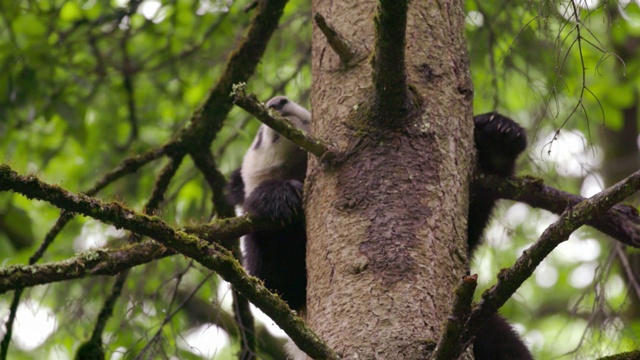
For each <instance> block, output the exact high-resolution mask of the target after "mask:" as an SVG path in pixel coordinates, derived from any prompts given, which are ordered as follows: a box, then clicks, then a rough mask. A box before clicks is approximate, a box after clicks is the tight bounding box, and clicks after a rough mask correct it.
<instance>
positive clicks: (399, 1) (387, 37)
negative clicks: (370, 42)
mask: <svg viewBox="0 0 640 360" xmlns="http://www.w3.org/2000/svg"><path fill="white" fill-rule="evenodd" d="M408 6H409V1H408V0H379V2H378V7H377V11H376V15H375V17H374V19H373V21H374V26H375V31H376V35H375V44H374V54H373V59H372V78H373V86H374V89H375V97H374V99H375V100H374V108H373V110H374V114H375V115H376V117H375V118H376V119H377V120H378V121H379V122H380V123H381V124H382V125H384V126H387V127H393V128H397V127H401V126H402V125H403V124H404V120H406V118H407V116H408V114H409V109H410V101H409V96H408V88H407V74H406V69H405V56H404V52H405V47H406V38H405V36H406V27H407V10H408Z"/></svg>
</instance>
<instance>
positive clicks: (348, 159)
mask: <svg viewBox="0 0 640 360" xmlns="http://www.w3.org/2000/svg"><path fill="white" fill-rule="evenodd" d="M376 3H377V2H373V1H367V2H363V1H355V0H352V1H344V2H330V1H315V2H314V12H315V13H320V14H322V15H323V16H324V17H325V18H326V19H327V22H329V23H330V24H331V25H333V26H334V27H335V28H336V29H337V30H338V31H339V32H340V33H341V34H342V35H343V36H344V37H345V38H346V39H347V40H349V41H350V42H351V44H352V45H354V46H355V47H356V48H357V50H358V51H359V52H360V54H364V55H367V58H366V59H365V60H362V61H360V62H358V63H357V64H355V65H354V66H351V67H348V68H346V69H345V68H344V66H343V65H342V64H341V62H340V59H339V58H338V56H337V55H336V54H335V53H334V52H333V51H332V50H331V48H330V47H329V46H328V44H327V40H326V38H325V37H324V36H323V35H322V33H321V32H320V31H319V30H318V29H317V28H316V27H314V33H313V61H312V62H313V90H312V100H311V101H312V108H313V122H314V123H313V131H312V133H313V134H314V135H317V136H318V137H320V138H323V139H326V140H328V141H330V142H331V143H333V144H334V145H335V146H336V148H337V150H338V153H339V156H338V158H337V159H336V161H333V162H331V163H330V164H321V163H319V162H318V161H316V160H314V159H313V158H312V161H311V164H310V168H309V172H308V176H307V182H306V183H307V189H306V197H307V198H306V201H307V208H306V209H307V231H308V236H309V239H308V247H307V267H308V269H307V271H308V280H309V288H308V295H307V299H308V300H307V302H308V322H309V324H310V325H311V327H312V328H313V329H314V330H315V331H317V333H318V334H319V335H320V336H321V337H322V338H323V339H325V340H326V341H327V342H328V344H329V345H330V346H332V347H333V348H334V349H335V350H336V352H337V353H338V354H340V355H342V356H343V357H345V358H356V356H357V358H360V359H372V358H384V359H419V358H424V356H425V354H427V353H428V352H429V350H430V348H432V347H433V343H435V342H436V341H437V340H438V337H439V335H440V331H441V325H442V324H443V321H444V320H445V318H446V316H447V315H448V312H449V310H450V303H451V300H452V290H453V288H454V286H455V284H456V283H457V281H458V279H459V278H460V277H461V276H462V275H464V274H465V272H466V271H467V269H468V261H467V255H466V253H467V244H466V226H467V225H466V218H467V211H468V193H469V191H468V189H469V175H470V172H471V169H472V166H473V163H474V160H473V159H474V155H473V151H474V150H473V148H474V147H473V136H472V133H473V122H472V92H473V91H472V84H471V79H470V75H469V68H468V57H467V50H466V44H465V37H464V13H463V6H462V5H463V4H462V3H461V2H459V1H450V0H447V1H440V2H435V1H413V2H411V3H410V6H409V13H408V18H407V34H406V38H407V47H406V52H405V54H406V59H407V60H406V76H407V82H408V84H409V86H410V92H411V96H412V97H413V99H414V100H415V103H416V104H417V106H416V108H417V109H419V111H415V112H413V113H412V114H411V115H410V119H409V121H408V123H406V126H402V127H399V128H395V129H390V128H389V127H381V126H378V127H376V126H371V124H374V123H375V122H374V121H371V117H372V116H373V115H375V114H372V112H371V108H372V106H371V105H372V98H373V91H374V90H373V86H372V81H371V74H372V68H371V62H370V61H369V60H368V59H369V58H370V52H371V50H372V48H373V45H372V44H373V43H374V33H375V31H374V25H373V21H372V19H373V14H374V12H375V11H376ZM394 120H395V119H391V122H393V121H394ZM386 123H387V124H388V123H390V122H389V121H386Z"/></svg>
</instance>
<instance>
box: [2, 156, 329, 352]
mask: <svg viewBox="0 0 640 360" xmlns="http://www.w3.org/2000/svg"><path fill="white" fill-rule="evenodd" d="M0 191H13V192H16V193H20V194H22V195H24V196H26V197H27V198H30V199H37V200H43V201H47V202H49V203H51V204H53V205H55V206H57V207H59V208H61V209H65V210H68V211H72V212H76V213H79V214H83V215H85V216H89V217H92V218H94V219H97V220H101V221H103V222H106V223H109V224H112V225H114V226H116V227H117V228H123V229H126V230H129V231H132V232H135V233H138V234H140V235H142V236H148V237H150V238H152V239H154V240H156V241H158V242H160V243H161V244H163V245H165V246H167V247H170V248H172V249H173V250H175V251H178V252H180V253H182V254H183V255H186V256H188V257H190V258H193V259H194V260H196V261H198V262H199V263H200V264H202V265H203V266H205V267H207V268H209V269H211V270H213V271H215V272H217V273H218V274H219V275H220V276H221V277H222V278H223V279H225V280H226V281H228V282H229V283H230V284H231V285H232V286H233V287H234V288H235V289H236V290H238V291H239V292H240V293H241V294H242V295H244V296H245V297H246V298H247V299H249V300H250V301H251V302H252V303H253V304H255V305H256V306H258V307H259V308H260V309H261V310H262V311H264V312H265V314H267V315H268V316H270V317H271V318H272V319H273V320H274V321H275V322H276V323H277V324H278V325H279V326H280V327H281V328H282V329H283V330H285V331H286V332H287V333H288V334H289V335H290V336H291V338H292V339H293V341H294V342H295V343H296V345H297V346H298V347H299V348H300V349H302V350H303V351H305V352H306V353H307V354H309V355H310V356H312V357H314V358H323V359H337V356H336V354H335V353H334V352H333V350H331V349H330V348H329V347H328V346H327V345H326V344H324V342H322V340H320V339H319V338H318V337H317V335H315V334H314V333H313V332H312V331H311V330H310V329H309V328H308V327H307V326H306V325H305V324H304V321H302V319H300V318H299V317H297V316H295V315H294V314H293V312H292V311H291V309H289V307H288V306H287V305H286V303H285V302H284V301H282V300H281V299H280V298H279V297H278V296H276V295H274V294H273V293H271V292H270V291H269V290H268V289H267V288H266V287H265V286H264V285H263V284H262V282H260V281H259V280H258V279H256V278H254V277H250V276H248V275H247V273H246V272H245V271H244V270H243V269H242V267H241V266H240V264H239V263H238V261H237V260H236V259H235V258H234V257H233V254H231V252H230V251H228V250H226V249H225V248H224V247H222V246H221V245H219V244H215V243H213V244H211V243H208V242H206V241H205V240H202V239H199V238H197V237H195V236H193V235H188V234H186V233H185V232H182V231H178V230H176V229H174V228H172V227H171V226H169V225H168V224H167V223H166V222H164V221H162V220H161V219H160V218H158V217H155V216H153V217H152V216H147V215H144V214H141V213H138V212H135V211H132V210H130V209H128V208H126V207H125V206H124V205H122V204H120V203H117V202H109V203H104V202H101V201H98V200H96V199H94V198H91V197H89V196H86V195H83V194H73V193H69V192H67V191H66V190H64V189H62V188H60V187H58V186H54V185H49V184H46V183H44V182H42V181H40V180H38V179H37V178H36V177H35V176H21V175H19V174H18V173H16V172H15V171H14V170H13V169H11V168H10V167H9V166H7V165H0ZM10 269H12V268H9V269H6V270H5V271H4V272H6V271H8V270H10Z"/></svg>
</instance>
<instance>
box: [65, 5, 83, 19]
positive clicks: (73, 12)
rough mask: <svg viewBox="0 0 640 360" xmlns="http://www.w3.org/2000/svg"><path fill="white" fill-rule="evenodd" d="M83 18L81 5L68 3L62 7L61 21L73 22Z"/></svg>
mask: <svg viewBox="0 0 640 360" xmlns="http://www.w3.org/2000/svg"><path fill="white" fill-rule="evenodd" d="M82 17H83V16H82V9H80V5H78V3H76V2H75V1H67V2H66V3H65V4H64V5H62V8H60V19H61V20H63V21H67V22H73V21H76V20H78V19H81V18H82Z"/></svg>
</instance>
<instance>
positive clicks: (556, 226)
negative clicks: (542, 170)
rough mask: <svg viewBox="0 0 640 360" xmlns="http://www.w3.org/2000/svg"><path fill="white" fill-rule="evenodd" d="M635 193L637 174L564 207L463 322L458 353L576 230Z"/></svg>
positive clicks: (638, 182) (639, 173)
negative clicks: (559, 214)
mask: <svg viewBox="0 0 640 360" xmlns="http://www.w3.org/2000/svg"><path fill="white" fill-rule="evenodd" d="M638 190H640V170H639V171H637V172H635V173H633V174H632V175H631V176H629V177H627V178H626V179H624V180H622V181H620V182H619V183H617V184H615V185H614V186H612V187H610V188H608V189H606V190H603V191H601V192H600V193H598V194H596V195H594V196H593V197H591V198H589V199H585V200H583V201H581V202H580V203H578V204H577V205H575V206H571V207H568V208H567V209H566V210H565V211H564V212H563V213H562V215H561V216H560V218H559V219H558V220H557V221H556V222H554V223H553V224H551V225H550V226H549V227H548V228H547V229H546V230H545V231H544V232H543V233H542V235H541V236H540V238H539V239H538V241H536V242H535V243H534V244H533V245H532V246H531V247H530V248H529V249H527V250H525V251H524V253H523V254H522V256H520V258H519V259H518V260H517V261H516V263H515V264H514V265H513V266H512V267H511V268H509V269H503V270H502V271H501V272H500V273H499V274H498V282H497V283H496V285H494V286H493V287H492V288H491V289H489V290H487V291H485V292H484V293H483V294H482V300H481V301H480V303H479V304H478V305H477V306H476V307H475V309H474V310H473V312H472V313H471V315H470V316H469V320H468V321H467V327H466V329H465V332H464V333H463V335H462V339H461V340H462V342H463V343H464V344H465V346H464V347H463V348H462V350H461V351H463V350H464V349H465V348H466V347H467V346H468V345H469V343H470V342H471V340H472V338H473V336H474V335H475V333H476V332H477V331H478V329H479V328H480V326H481V324H482V323H483V321H484V320H485V319H487V318H488V317H489V316H490V315H492V314H494V313H495V312H496V311H497V310H498V309H499V308H500V307H501V306H502V305H504V303H505V302H507V300H509V298H510V297H511V295H513V293H515V292H516V290H518V288H519V287H520V286H521V285H522V283H524V281H525V280H527V279H528V278H529V277H530V276H531V275H532V274H533V271H534V270H535V269H536V267H538V265H539V264H540V263H541V262H542V260H544V258H545V257H547V255H549V253H551V251H553V249H555V248H556V247H557V246H558V245H560V244H561V243H562V242H564V241H566V240H567V239H568V238H569V235H571V233H572V232H574V231H575V230H576V229H577V228H579V227H580V226H582V225H583V224H585V223H587V222H588V221H589V220H590V219H594V218H596V217H598V216H599V215H600V214H602V213H604V212H606V211H607V210H608V209H609V208H611V207H612V206H613V205H614V204H616V203H618V202H620V201H622V200H624V199H625V198H627V197H629V196H631V195H632V194H634V193H635V192H636V191H638Z"/></svg>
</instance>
